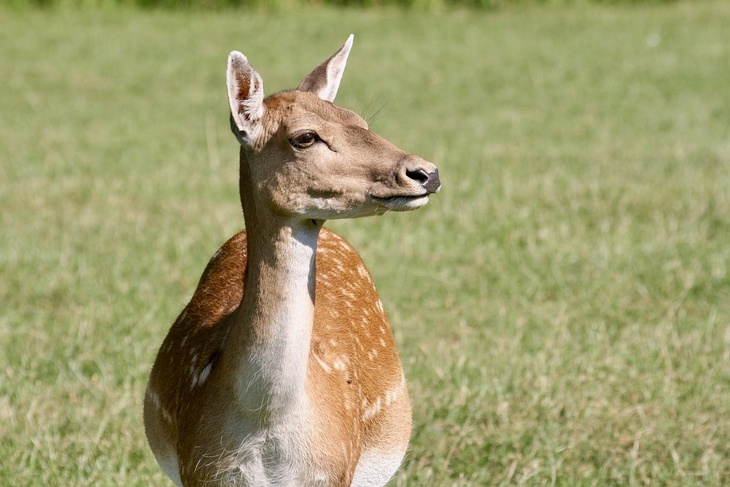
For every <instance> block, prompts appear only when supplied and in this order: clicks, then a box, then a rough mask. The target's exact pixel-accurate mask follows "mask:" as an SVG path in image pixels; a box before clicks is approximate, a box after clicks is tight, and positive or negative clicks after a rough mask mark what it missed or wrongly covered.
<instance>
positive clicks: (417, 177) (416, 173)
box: [406, 167, 428, 184]
mask: <svg viewBox="0 0 730 487" xmlns="http://www.w3.org/2000/svg"><path fill="white" fill-rule="evenodd" d="M406 176H408V177H409V178H411V179H413V180H414V181H418V182H419V183H421V184H426V182H428V173H427V172H426V170H425V169H423V168H422V167H419V168H417V169H413V170H411V169H406Z"/></svg>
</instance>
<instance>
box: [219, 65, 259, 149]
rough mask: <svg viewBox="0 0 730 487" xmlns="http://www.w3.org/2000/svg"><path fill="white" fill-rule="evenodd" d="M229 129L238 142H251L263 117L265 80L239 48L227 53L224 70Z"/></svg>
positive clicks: (249, 143) (245, 143) (250, 143)
mask: <svg viewBox="0 0 730 487" xmlns="http://www.w3.org/2000/svg"><path fill="white" fill-rule="evenodd" d="M226 85H227V87H228V103H229V104H230V106H231V130H232V131H233V133H234V134H235V136H236V138H237V139H238V141H239V142H240V143H241V144H244V145H252V144H253V139H254V135H255V133H256V130H257V129H258V127H260V121H261V118H262V117H263V116H264V82H263V81H262V80H261V76H260V75H259V73H257V72H256V70H255V69H253V66H251V64H250V63H249V62H248V59H246V56H244V55H243V54H241V53H240V52H238V51H232V52H231V53H230V54H229V55H228V69H227V70H226Z"/></svg>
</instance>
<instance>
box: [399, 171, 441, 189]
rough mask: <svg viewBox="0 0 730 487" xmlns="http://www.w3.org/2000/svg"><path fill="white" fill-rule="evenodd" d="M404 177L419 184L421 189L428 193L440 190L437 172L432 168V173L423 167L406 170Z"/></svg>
mask: <svg viewBox="0 0 730 487" xmlns="http://www.w3.org/2000/svg"><path fill="white" fill-rule="evenodd" d="M406 176H408V177H409V178H410V179H412V180H414V181H416V182H418V183H420V185H421V186H423V189H425V190H426V191H428V192H429V193H435V192H436V191H438V190H439V189H441V180H440V179H439V170H438V169H437V168H435V167H434V168H433V171H430V172H429V171H427V170H426V169H425V168H423V167H417V168H415V169H406Z"/></svg>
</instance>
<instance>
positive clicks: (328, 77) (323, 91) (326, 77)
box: [297, 34, 354, 101]
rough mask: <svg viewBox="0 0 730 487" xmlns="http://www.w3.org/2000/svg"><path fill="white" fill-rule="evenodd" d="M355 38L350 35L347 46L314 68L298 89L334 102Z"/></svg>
mask: <svg viewBox="0 0 730 487" xmlns="http://www.w3.org/2000/svg"><path fill="white" fill-rule="evenodd" d="M353 39H354V36H353V35H352V34H350V37H348V38H347V42H345V45H344V46H342V47H341V48H340V50H339V51H337V52H336V53H334V54H333V55H332V57H331V58H329V59H328V60H326V61H325V62H323V63H322V64H320V65H319V66H317V67H316V68H314V71H312V72H311V73H309V75H307V77H306V78H304V81H302V82H301V83H300V84H299V86H298V87H297V89H298V90H300V91H309V92H312V93H314V94H316V95H317V96H319V97H320V98H321V99H323V100H326V101H334V99H335V96H337V90H338V88H339V87H340V81H341V80H342V75H343V74H344V72H345V65H346V64H347V56H349V55H350V49H352V40H353Z"/></svg>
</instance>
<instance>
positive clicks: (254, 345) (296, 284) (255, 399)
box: [229, 151, 322, 418]
mask: <svg viewBox="0 0 730 487" xmlns="http://www.w3.org/2000/svg"><path fill="white" fill-rule="evenodd" d="M241 166H242V168H241V194H242V197H241V199H242V200H243V201H242V203H243V210H244V220H245V223H246V235H247V237H246V239H247V242H248V244H247V245H248V249H247V254H248V255H247V266H246V271H245V273H244V294H243V298H242V301H241V305H240V307H239V310H238V312H237V314H236V320H237V323H236V324H235V325H234V327H233V329H232V332H231V336H230V339H231V340H232V341H233V343H230V344H229V350H242V351H243V353H238V354H237V357H235V358H234V360H235V365H234V370H235V372H234V373H235V377H236V379H235V380H236V381H237V382H236V386H235V387H234V390H235V391H236V393H237V395H238V396H239V397H238V401H237V402H238V404H240V405H241V406H242V407H243V408H244V412H250V413H253V414H254V415H255V416H260V417H261V418H267V417H270V416H272V415H276V414H286V413H288V412H291V410H292V408H295V407H296V406H297V405H298V404H300V401H302V400H304V383H305V379H306V372H307V361H308V358H309V348H310V341H311V336H312V325H313V319H314V295H315V279H316V264H315V256H316V253H317V239H318V237H319V232H320V229H321V228H322V225H321V223H322V222H317V221H312V220H300V219H292V218H282V217H281V216H279V215H275V214H267V213H265V212H262V210H261V208H258V207H257V204H256V198H255V197H253V198H251V197H249V196H255V194H256V193H255V191H254V188H253V186H252V185H251V184H250V182H251V180H250V178H249V177H248V176H249V173H248V171H247V164H246V161H245V155H244V154H243V151H242V156H241ZM229 370H230V369H229Z"/></svg>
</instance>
